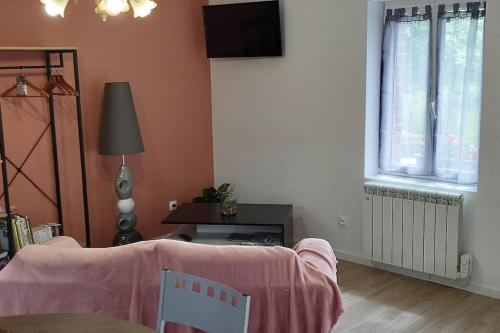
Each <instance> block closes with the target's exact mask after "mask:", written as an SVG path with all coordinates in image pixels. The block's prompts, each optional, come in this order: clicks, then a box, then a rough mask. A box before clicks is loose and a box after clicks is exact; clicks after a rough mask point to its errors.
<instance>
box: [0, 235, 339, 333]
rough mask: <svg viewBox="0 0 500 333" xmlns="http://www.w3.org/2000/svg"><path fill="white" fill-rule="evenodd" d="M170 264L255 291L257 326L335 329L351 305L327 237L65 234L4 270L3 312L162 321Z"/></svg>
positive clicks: (287, 331) (0, 281)
mask: <svg viewBox="0 0 500 333" xmlns="http://www.w3.org/2000/svg"><path fill="white" fill-rule="evenodd" d="M162 268H170V269H172V270H175V271H180V272H184V273H188V274H195V275H198V276H201V277H204V278H207V279H211V280H214V281H217V282H220V283H223V284H226V285H228V286H231V287H233V288H235V289H237V290H239V291H241V292H243V293H245V294H249V295H251V296H252V301H251V311H250V326H249V332H255V333H257V332H258V333H263V332H272V333H279V332H283V333H295V332H296V333H307V332H310V333H321V332H330V331H331V329H332V327H333V326H334V325H335V323H336V322H337V319H338V317H339V316H340V314H341V313H342V311H343V310H342V299H341V295H340V291H339V288H338V286H337V283H336V259H335V255H334V254H333V251H332V248H331V247H330V245H329V244H328V243H327V242H326V241H323V240H319V239H306V240H303V241H301V242H300V243H299V244H297V246H295V248H294V249H293V250H291V249H286V248H282V247H245V246H209V245H199V244H191V243H185V242H179V241H172V240H157V241H148V242H140V243H136V244H132V245H128V246H122V247H115V248H103V249H85V248H81V247H80V245H78V243H77V242H76V241H75V240H74V239H72V238H68V237H58V238H55V239H53V240H52V241H51V242H49V243H47V244H46V245H32V246H27V247H25V248H24V249H23V250H21V251H20V252H19V253H18V254H17V255H16V256H15V258H14V260H13V261H12V262H11V263H10V264H9V265H8V266H7V267H6V268H5V269H4V270H3V271H1V272H0V316H6V315H15V314H24V313H84V314H103V315H109V316H113V317H117V318H122V319H128V320H131V321H133V322H137V323H140V324H143V325H146V326H149V327H152V328H155V325H156V316H157V308H158V297H159V290H160V288H159V281H160V270H161V269H162Z"/></svg>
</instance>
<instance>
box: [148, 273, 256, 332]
mask: <svg viewBox="0 0 500 333" xmlns="http://www.w3.org/2000/svg"><path fill="white" fill-rule="evenodd" d="M249 311H250V296H247V295H243V294H241V293H239V292H238V291H236V290H234V289H232V288H229V287H227V286H225V285H223V284H220V283H217V282H214V281H210V280H207V279H203V278H200V277H197V276H194V275H189V274H183V273H178V272H174V271H171V270H168V269H166V270H162V277H161V290H160V305H159V308H158V325H157V331H158V332H159V333H163V330H164V327H165V323H166V322H170V323H177V324H182V325H186V326H189V327H193V328H197V329H200V330H203V331H205V332H207V333H220V332H231V333H246V332H247V328H248V316H249Z"/></svg>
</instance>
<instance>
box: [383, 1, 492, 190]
mask: <svg viewBox="0 0 500 333" xmlns="http://www.w3.org/2000/svg"><path fill="white" fill-rule="evenodd" d="M485 14H486V3H479V2H474V3H468V4H466V5H459V4H454V5H451V6H445V5H439V6H438V7H432V6H426V7H424V8H418V7H413V8H412V9H411V12H410V10H408V9H403V8H402V9H387V11H386V17H385V28H384V36H383V46H382V49H383V55H382V72H381V76H382V83H381V88H380V91H381V92H380V103H381V104H380V128H379V130H380V133H379V140H380V142H379V169H380V171H381V172H382V173H388V174H399V175H407V176H416V177H428V178H429V177H432V178H434V179H439V180H444V181H451V182H456V183H459V184H476V183H477V179H478V160H479V133H480V118H481V85H482V62H483V35H484V17H485ZM435 22H437V24H435Z"/></svg>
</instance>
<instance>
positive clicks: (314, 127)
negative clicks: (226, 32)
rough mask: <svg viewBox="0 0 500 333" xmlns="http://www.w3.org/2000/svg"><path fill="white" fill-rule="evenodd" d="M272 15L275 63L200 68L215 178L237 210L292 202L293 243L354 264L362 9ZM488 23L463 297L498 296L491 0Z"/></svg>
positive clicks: (292, 9) (497, 40)
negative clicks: (316, 246)
mask: <svg viewBox="0 0 500 333" xmlns="http://www.w3.org/2000/svg"><path fill="white" fill-rule="evenodd" d="M227 2H236V0H235V1H228V0H213V1H210V3H211V4H219V3H227ZM282 7H283V20H284V22H283V24H284V35H285V41H284V46H285V56H284V57H282V58H274V59H253V60H248V59H247V60H237V59H236V60H212V66H211V70H212V100H213V102H212V103H213V135H214V163H215V180H216V183H222V182H225V181H229V182H232V183H234V184H235V185H236V192H237V194H238V197H239V201H240V202H255V203H292V204H293V205H294V206H295V212H294V214H295V218H296V225H295V228H296V238H297V239H299V238H302V237H309V236H310V237H321V238H325V239H327V240H329V241H330V242H331V243H332V245H333V246H334V248H335V249H336V251H337V252H338V253H342V254H343V255H344V256H348V255H350V256H351V257H352V258H357V257H361V256H362V228H361V226H362V200H361V198H362V184H363V181H364V178H363V176H364V174H363V169H364V157H363V156H364V143H365V142H364V140H365V138H364V129H365V89H366V80H365V73H366V27H367V20H366V18H367V15H366V12H367V3H366V1H365V0H351V1H337V0H335V1H333V0H314V1H303V0H286V1H282ZM488 16H489V17H490V19H489V20H487V33H486V34H487V36H486V43H487V45H486V57H485V76H484V82H485V87H484V97H485V98H484V107H483V128H482V137H481V139H482V142H481V162H480V182H479V190H478V193H477V194H466V201H467V204H466V207H465V226H464V233H465V239H464V243H465V248H466V250H468V251H470V252H472V253H473V254H474V256H475V261H474V278H473V285H472V289H474V290H479V291H481V292H487V293H490V294H491V295H496V296H498V297H500V193H497V192H500V176H499V174H500V61H499V59H500V34H498V33H497V32H498V31H500V20H497V19H496V18H497V17H498V16H500V1H490V2H489V3H488ZM338 215H346V216H348V217H349V222H348V227H347V228H342V227H340V226H339V225H338V224H337V216H338Z"/></svg>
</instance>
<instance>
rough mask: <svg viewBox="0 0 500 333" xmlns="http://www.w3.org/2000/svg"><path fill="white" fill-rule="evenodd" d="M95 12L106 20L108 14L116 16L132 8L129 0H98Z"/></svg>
mask: <svg viewBox="0 0 500 333" xmlns="http://www.w3.org/2000/svg"><path fill="white" fill-rule="evenodd" d="M96 5H97V7H96V8H95V12H96V14H97V15H99V16H101V18H102V20H103V21H104V22H106V20H107V19H108V16H116V15H118V14H120V13H126V12H128V11H129V10H130V6H129V5H128V2H127V0H96Z"/></svg>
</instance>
